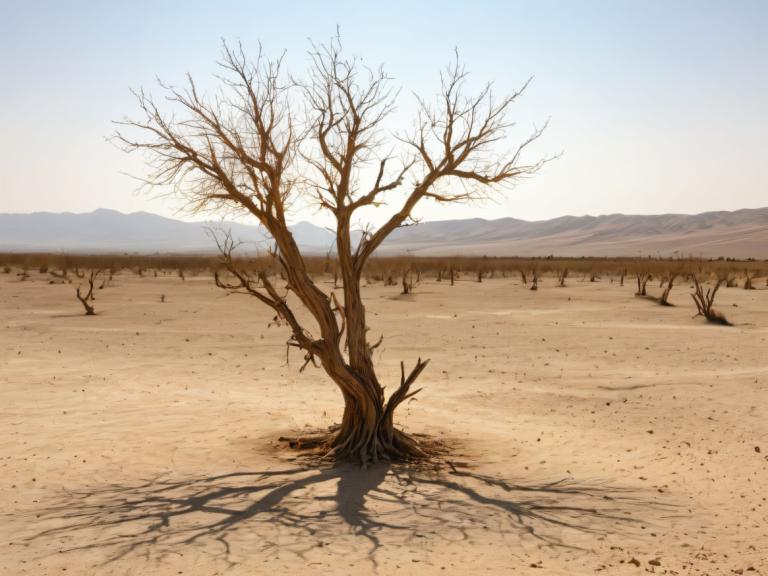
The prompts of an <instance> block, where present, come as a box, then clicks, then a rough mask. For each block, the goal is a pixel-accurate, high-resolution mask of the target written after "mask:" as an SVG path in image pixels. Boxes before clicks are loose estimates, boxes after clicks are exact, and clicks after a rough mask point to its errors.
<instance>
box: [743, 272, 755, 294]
mask: <svg viewBox="0 0 768 576" xmlns="http://www.w3.org/2000/svg"><path fill="white" fill-rule="evenodd" d="M754 277H755V272H750V271H749V270H744V290H754V289H755V286H754V284H752V279H753V278H754Z"/></svg>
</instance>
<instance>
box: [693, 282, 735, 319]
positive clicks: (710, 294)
mask: <svg viewBox="0 0 768 576" xmlns="http://www.w3.org/2000/svg"><path fill="white" fill-rule="evenodd" d="M724 282H725V279H724V278H718V279H717V282H716V283H715V285H714V287H712V288H707V292H706V294H705V293H704V289H703V288H702V286H701V283H700V282H699V276H698V274H694V275H693V285H694V292H693V293H692V294H691V298H693V301H694V302H695V304H696V308H697V309H698V313H697V314H696V316H704V318H706V319H707V320H708V321H710V322H714V323H715V324H722V325H724V326H731V323H730V322H729V321H728V320H727V319H726V318H725V315H723V313H722V312H720V311H719V310H716V309H715V308H714V307H713V306H712V305H713V304H714V302H715V295H716V294H717V291H718V289H719V288H720V286H722V285H723V283H724ZM696 316H694V318H695V317H696Z"/></svg>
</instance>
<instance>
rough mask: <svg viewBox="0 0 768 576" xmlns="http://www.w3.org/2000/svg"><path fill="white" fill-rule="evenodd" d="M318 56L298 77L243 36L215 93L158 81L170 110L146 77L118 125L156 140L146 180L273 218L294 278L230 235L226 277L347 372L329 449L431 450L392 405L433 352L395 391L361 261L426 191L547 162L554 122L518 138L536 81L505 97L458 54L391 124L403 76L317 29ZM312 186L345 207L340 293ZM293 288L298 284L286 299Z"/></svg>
mask: <svg viewBox="0 0 768 576" xmlns="http://www.w3.org/2000/svg"><path fill="white" fill-rule="evenodd" d="M310 56H311V62H312V65H311V67H310V71H309V74H308V76H307V78H306V79H305V80H296V79H294V78H288V77H286V75H285V74H284V72H283V61H282V58H279V59H276V60H272V59H268V58H266V57H265V56H264V55H263V54H262V53H261V51H259V54H258V55H257V57H256V60H255V61H254V62H251V61H249V60H248V59H247V58H246V56H245V54H244V51H243V49H242V47H238V48H231V47H229V46H227V45H226V44H225V45H224V47H223V57H222V60H221V62H220V65H221V69H222V71H221V75H220V76H219V78H220V80H221V87H220V91H219V92H218V93H217V94H216V95H215V96H213V97H208V96H205V95H204V94H203V93H202V92H201V91H200V90H198V88H197V86H196V84H195V82H194V81H193V80H192V78H191V77H188V79H187V84H186V87H184V88H177V87H174V86H169V85H166V84H161V87H162V88H163V89H164V91H165V93H166V102H167V103H168V105H169V106H173V107H175V112H174V113H165V112H164V111H161V110H160V108H159V107H158V105H157V104H156V102H155V101H154V100H153V99H152V97H151V96H149V95H148V94H146V93H145V92H143V91H139V92H137V93H136V96H137V98H138V103H139V106H140V108H141V111H142V112H143V116H144V117H143V118H142V119H140V120H126V121H124V122H121V123H120V124H121V126H122V127H121V128H119V131H118V133H117V135H116V138H117V139H118V140H119V141H120V142H121V143H122V144H123V145H124V147H125V148H126V149H127V150H128V151H133V150H136V151H142V152H146V153H148V155H149V157H150V162H151V166H152V168H153V171H152V173H151V175H150V176H149V177H147V179H146V182H147V183H148V184H149V185H161V186H165V185H171V186H173V187H174V189H175V191H176V193H177V194H179V195H181V196H182V197H183V198H185V199H187V200H188V202H189V205H190V207H191V208H192V209H194V210H203V209H213V210H218V209H227V208H236V209H240V210H244V211H246V212H248V213H250V214H252V215H253V216H255V217H256V218H257V219H258V221H259V222H260V223H261V225H262V226H264V228H265V229H266V230H267V231H268V232H269V233H270V235H271V237H272V239H273V240H274V244H275V247H274V250H273V256H274V258H275V259H276V261H277V262H278V263H279V266H280V268H281V274H283V275H284V277H285V279H286V286H285V288H284V289H279V288H278V287H277V286H276V285H275V284H274V283H273V279H272V278H270V277H269V276H268V275H267V274H266V273H265V272H259V273H258V274H257V275H256V276H252V275H251V274H250V273H248V272H246V271H244V270H242V269H240V267H239V266H238V265H237V262H236V260H235V259H234V258H233V257H232V251H233V249H234V247H235V244H234V243H233V242H232V241H231V239H226V238H225V239H224V240H220V241H219V246H220V248H221V252H222V261H223V264H224V267H225V268H226V270H227V272H228V276H227V278H223V277H217V283H218V285H219V286H220V287H222V288H225V289H227V290H232V291H238V292H245V293H247V294H250V295H251V296H253V297H255V298H256V299H257V300H258V301H260V302H261V303H262V304H264V305H266V306H268V307H270V308H271V309H273V310H274V312H275V314H276V317H277V318H278V319H279V320H280V322H282V323H284V324H286V325H287V326H288V328H289V329H290V332H291V336H290V339H289V344H290V345H291V346H293V347H296V348H299V349H301V350H302V351H303V352H304V354H305V364H304V365H305V366H306V365H307V364H308V363H312V364H317V365H319V366H321V367H322V368H323V369H324V370H325V372H326V373H327V374H328V376H329V377H330V378H331V380H332V381H333V382H334V383H335V384H336V386H338V388H339V390H340V391H341V395H342V397H343V400H344V412H343V417H342V421H341V426H340V428H339V429H338V430H337V431H336V432H335V433H333V434H332V435H331V436H330V437H329V438H328V439H327V448H328V456H333V457H335V458H339V459H352V460H356V461H360V462H362V463H363V464H366V463H368V462H375V461H378V460H382V459H389V460H398V459H410V458H419V457H422V456H424V455H425V451H426V449H425V446H424V445H423V443H422V444H419V443H418V442H417V441H416V440H414V438H412V437H411V436H409V435H407V434H405V433H403V432H402V431H400V430H398V429H397V428H396V427H395V426H394V423H393V417H394V413H395V410H396V409H397V407H398V406H399V405H400V404H402V403H403V402H404V401H406V400H408V399H409V398H412V397H413V396H414V395H415V394H416V393H418V392H419V390H420V389H412V387H413V385H414V383H415V382H416V380H417V378H418V377H419V376H420V375H421V373H422V372H423V370H424V368H425V367H426V366H427V362H428V360H422V359H421V358H419V359H417V360H416V363H415V365H414V366H413V368H411V369H410V370H406V368H405V364H404V363H401V377H400V382H399V384H398V385H397V386H396V387H395V389H394V391H393V392H392V393H391V394H390V395H389V397H388V398H386V397H385V394H384V387H383V386H382V385H381V384H380V382H379V380H378V378H377V375H376V371H375V369H374V355H373V353H374V350H375V349H376V347H377V346H378V345H379V344H380V342H381V339H379V340H378V341H376V342H375V343H371V342H370V341H369V339H368V332H369V327H368V324H367V319H366V311H365V307H364V305H363V301H362V298H361V290H360V284H361V282H360V281H361V276H362V273H363V268H364V266H365V263H366V261H367V260H368V259H369V258H370V257H371V255H372V254H373V253H374V252H375V251H376V249H377V248H378V247H379V246H380V245H381V243H382V242H383V241H384V239H385V238H387V236H389V235H390V234H391V233H392V232H393V231H395V230H396V229H397V228H399V227H401V226H405V225H408V224H409V223H412V222H413V220H412V217H411V214H412V212H413V210H414V208H415V207H416V206H417V205H418V204H419V203H420V202H423V201H427V200H432V201H435V202H438V203H452V202H462V201H471V200H478V199H481V198H484V197H485V196H486V195H487V192H485V190H488V189H492V188H495V185H502V184H505V183H506V184H510V183H512V182H515V181H517V180H519V179H520V178H522V177H524V176H526V175H531V174H533V173H535V172H537V171H538V170H539V169H540V168H541V166H542V165H543V164H544V163H545V162H546V160H547V159H544V160H538V161H536V162H534V163H524V162H523V161H522V159H521V155H522V154H523V152H524V151H525V150H526V149H527V148H528V146H529V145H530V144H531V143H533V142H534V141H535V140H537V139H538V138H539V136H540V135H541V133H542V130H543V128H537V129H535V130H534V131H533V133H532V134H530V136H528V137H527V138H525V139H524V140H523V141H522V142H521V143H520V144H518V145H516V146H514V147H511V148H510V147H509V145H508V144H507V143H506V135H507V132H508V128H510V127H511V126H512V123H511V121H510V120H509V115H508V113H509V111H510V108H511V107H512V105H513V103H514V102H515V101H516V100H517V99H518V97H519V96H520V95H521V94H522V92H523V91H524V89H525V87H526V86H527V83H526V85H524V86H523V88H521V89H520V90H519V91H517V92H514V93H512V94H510V95H508V96H504V97H500V98H497V97H496V96H495V95H494V93H493V91H492V87H491V85H490V84H488V85H486V86H485V87H483V88H481V89H480V91H479V92H478V93H476V94H474V95H471V96H467V95H466V94H465V91H466V84H467V82H466V81H467V73H466V71H465V70H464V68H463V67H462V66H461V65H460V64H459V63H458V59H456V60H455V61H454V62H453V63H452V64H451V65H450V66H448V67H447V68H446V69H445V70H443V71H442V72H441V74H440V79H441V90H440V93H439V96H438V97H437V98H436V99H435V100H434V101H433V102H430V101H427V100H425V99H421V98H419V99H417V106H418V113H417V119H416V122H415V126H414V129H413V130H412V131H411V132H410V133H408V134H395V135H393V136H389V135H388V133H386V132H385V130H384V127H385V122H386V121H388V120H389V119H390V118H391V113H392V111H393V109H394V104H395V98H396V96H397V92H396V91H393V89H392V88H391V81H390V79H389V77H388V76H387V75H386V74H385V73H384V71H383V70H381V69H378V70H370V69H367V68H366V67H364V66H363V65H362V64H361V62H360V60H358V59H357V58H348V57H346V56H344V55H343V54H342V50H341V44H340V41H339V40H338V39H335V40H333V41H331V42H330V43H329V44H327V45H320V46H317V45H313V46H312V49H311V51H310ZM502 142H504V149H506V150H509V152H508V153H505V154H503V155H499V154H497V153H496V152H495V150H494V149H495V148H496V147H497V145H500V144H501V143H502ZM393 145H400V146H401V149H402V150H401V152H402V155H401V156H400V157H399V158H395V157H393V156H392V154H391V150H392V147H393ZM371 167H374V168H371ZM368 176H370V178H368ZM398 192H399V196H398V195H397V193H398ZM392 193H395V194H396V195H395V198H398V197H399V198H400V201H399V202H398V204H397V207H396V209H394V210H393V213H392V214H391V215H390V216H389V217H388V219H387V220H386V221H385V222H384V224H383V225H381V226H380V227H379V228H378V229H376V230H375V231H373V230H371V229H368V230H367V231H366V232H365V233H364V234H363V236H362V238H361V239H360V240H359V242H358V243H357V245H356V246H355V245H353V241H352V236H351V234H350V232H351V228H352V223H353V215H355V214H357V213H358V211H359V210H360V209H364V208H369V207H379V206H382V205H383V204H384V201H385V197H386V196H388V195H389V194H392ZM307 200H311V201H313V202H314V203H315V204H316V206H317V207H318V209H320V210H322V211H325V212H326V213H328V214H330V215H331V216H332V218H333V219H334V221H335V228H336V230H335V232H336V251H337V258H338V269H339V273H340V275H341V280H342V290H343V299H342V300H341V301H339V299H337V298H336V296H335V294H333V293H330V294H327V293H325V292H324V291H323V290H322V289H321V288H320V286H319V285H318V284H317V283H315V281H314V280H313V279H312V278H311V276H310V274H309V271H308V269H307V265H306V262H305V259H304V257H303V255H302V253H301V251H300V250H299V247H298V246H297V244H296V241H295V240H294V237H293V235H292V234H291V231H290V229H289V227H288V224H289V215H290V213H291V209H292V208H293V207H294V206H296V204H297V203H300V202H302V201H307ZM451 281H453V273H452V270H451ZM289 292H290V293H292V295H293V296H295V300H294V299H292V301H291V302H290V303H289V300H288V298H287V295H288V293H289ZM297 304H298V305H301V306H303V307H304V308H305V309H306V310H307V311H308V312H309V313H310V314H311V316H312V318H313V319H314V321H315V324H316V330H317V333H312V332H310V330H309V328H308V327H307V326H306V325H304V324H303V323H302V322H300V321H299V319H298V317H297V315H296V314H295V313H294V307H295V306H296V305H297Z"/></svg>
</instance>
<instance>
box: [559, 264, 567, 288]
mask: <svg viewBox="0 0 768 576" xmlns="http://www.w3.org/2000/svg"><path fill="white" fill-rule="evenodd" d="M566 278H568V268H562V269H561V270H560V272H559V273H558V275H557V285H558V286H559V287H560V288H565V279H566Z"/></svg>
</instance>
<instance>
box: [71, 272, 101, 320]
mask: <svg viewBox="0 0 768 576" xmlns="http://www.w3.org/2000/svg"><path fill="white" fill-rule="evenodd" d="M100 273H101V271H100V270H91V273H90V274H89V275H88V292H86V293H85V296H83V294H82V293H81V292H80V286H78V287H77V290H76V291H75V295H76V296H77V299H78V300H80V303H81V304H82V305H83V308H85V315H86V316H94V315H95V314H96V310H95V308H94V306H93V304H92V302H93V301H94V300H95V299H96V297H95V296H94V295H93V283H94V282H95V280H96V277H97V276H98V275H99V274H100ZM84 276H85V274H84V273H83V277H84Z"/></svg>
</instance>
